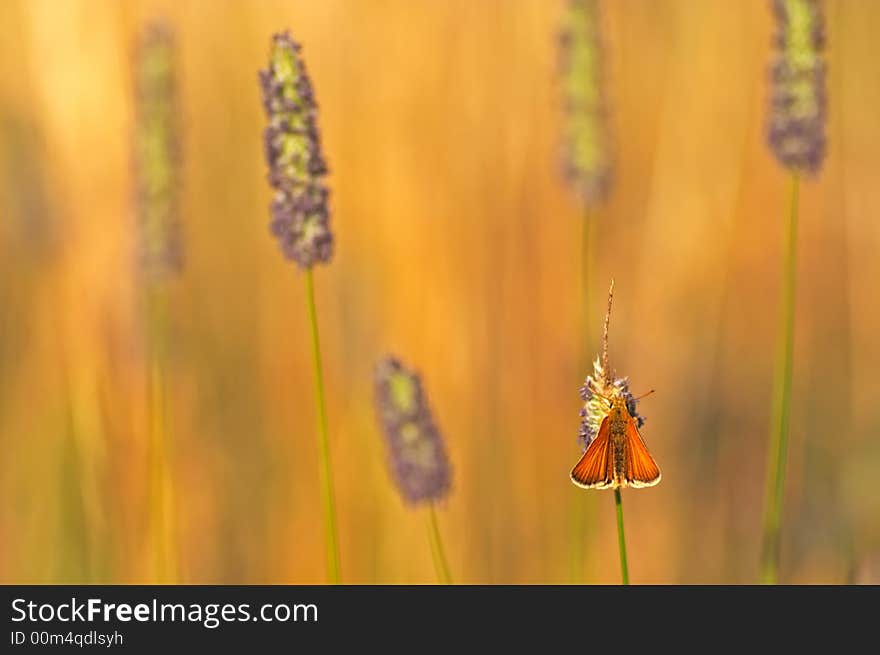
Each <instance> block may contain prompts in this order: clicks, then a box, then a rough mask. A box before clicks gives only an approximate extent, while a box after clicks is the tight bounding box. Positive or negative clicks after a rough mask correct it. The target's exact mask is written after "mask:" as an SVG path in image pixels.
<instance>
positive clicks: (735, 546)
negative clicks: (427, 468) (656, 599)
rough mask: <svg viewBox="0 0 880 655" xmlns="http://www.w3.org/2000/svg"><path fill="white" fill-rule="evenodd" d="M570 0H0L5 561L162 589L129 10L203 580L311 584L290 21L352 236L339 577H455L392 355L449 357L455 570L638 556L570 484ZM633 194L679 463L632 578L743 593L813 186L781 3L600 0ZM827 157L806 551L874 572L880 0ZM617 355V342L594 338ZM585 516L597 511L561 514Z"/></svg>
mask: <svg viewBox="0 0 880 655" xmlns="http://www.w3.org/2000/svg"><path fill="white" fill-rule="evenodd" d="M561 8H562V3H561V2H549V1H546V0H478V1H475V0H443V1H441V0H314V1H311V2H305V1H302V2H295V1H290V0H254V1H245V0H175V1H158V0H157V1H155V2H153V1H146V0H144V1H123V0H7V1H6V2H3V3H0V498H2V501H0V581H2V582H7V583H24V582H35V583H56V582H122V583H132V582H149V581H150V577H149V573H148V571H149V567H148V565H147V562H148V560H149V557H150V554H149V553H148V552H147V551H148V550H149V544H150V540H149V538H148V534H147V531H148V521H147V518H146V515H147V498H146V493H147V491H146V489H147V484H146V480H147V478H148V472H147V470H146V467H147V458H146V445H145V444H146V432H145V430H146V428H145V424H146V418H145V413H146V408H145V401H144V396H145V393H144V390H145V384H146V383H145V366H144V355H143V352H144V349H143V330H142V328H141V324H142V321H141V318H140V310H139V307H140V305H139V292H138V287H137V285H136V280H137V278H136V276H135V272H134V263H133V259H132V256H133V253H134V249H135V245H136V239H137V231H136V229H135V226H136V222H135V218H134V208H133V206H132V203H131V199H132V191H131V189H132V186H133V182H132V179H131V170H132V168H131V142H130V137H131V134H132V128H133V125H132V121H133V115H134V113H133V79H132V62H131V54H132V51H133V48H134V44H135V42H136V39H137V35H138V34H139V32H140V30H141V29H142V28H143V27H144V26H145V25H146V24H147V23H148V22H149V21H150V20H151V19H153V18H156V17H164V18H166V19H167V20H168V22H169V23H170V24H171V25H172V26H173V28H174V30H175V32H176V35H177V38H178V42H179V65H180V68H179V71H178V83H179V89H180V106H181V108H182V121H183V127H184V130H183V134H182V150H183V155H184V160H185V163H184V169H183V196H182V216H181V220H182V223H183V232H184V238H185V251H186V265H185V269H184V272H183V274H182V275H181V277H180V278H179V279H178V280H176V281H175V282H174V283H173V284H172V295H173V298H172V346H171V348H172V356H173V358H172V367H171V373H170V378H169V385H170V389H171V394H170V412H171V425H172V431H173V453H172V460H171V461H172V464H173V466H172V470H173V480H174V486H175V522H176V529H177V535H178V538H177V541H178V548H179V559H180V562H181V580H182V581H184V582H191V583H270V582H273V583H320V582H323V581H324V579H325V575H324V548H323V532H322V526H321V511H320V501H319V487H318V475H317V441H316V438H315V415H314V397H313V390H312V369H311V359H310V357H311V355H310V351H309V337H308V324H307V321H306V313H305V303H304V298H305V296H304V284H303V276H302V274H301V273H300V271H299V270H298V269H297V268H296V267H295V266H294V265H293V264H291V263H288V262H286V261H285V260H284V259H283V258H282V256H281V255H280V253H279V251H278V248H277V247H276V244H275V242H274V240H273V239H272V238H271V236H270V235H269V233H268V228H267V223H268V211H267V205H268V202H269V198H270V190H269V188H268V185H267V184H266V181H265V164H264V161H263V153H262V140H261V139H262V129H263V126H264V123H265V119H264V116H263V113H262V107H261V104H260V95H259V87H258V84H257V70H258V69H259V68H261V67H263V66H264V65H265V62H266V58H267V55H268V48H269V39H270V36H271V34H272V33H273V32H274V31H278V30H280V29H285V28H289V29H290V30H291V32H292V34H293V35H294V37H295V38H296V39H297V40H299V41H300V42H301V43H302V44H303V47H304V54H305V57H306V61H307V64H308V67H309V71H310V73H311V76H312V81H313V83H314V86H315V91H316V94H317V98H318V102H319V104H320V107H321V111H320V116H319V125H320V127H321V130H322V136H323V143H324V149H325V155H326V158H327V160H328V163H329V165H330V168H331V175H330V178H329V183H330V185H331V189H332V198H331V201H332V211H333V215H332V224H333V227H334V229H335V233H336V237H337V250H336V255H335V258H334V261H333V262H332V264H331V265H330V266H328V267H320V268H319V269H318V270H317V272H316V280H317V293H318V303H319V308H318V310H319V317H320V324H321V330H322V340H323V353H324V358H325V369H326V370H325V374H326V379H327V385H328V410H329V417H330V432H331V435H330V436H331V448H332V455H333V464H334V478H335V484H336V495H337V503H338V511H339V521H340V535H341V553H342V578H343V581H344V582H349V583H410V582H416V583H422V582H433V581H434V579H435V577H434V573H433V568H432V564H431V555H430V551H429V547H428V539H427V536H426V534H425V515H424V511H423V510H420V509H410V508H408V507H406V506H405V505H404V504H403V502H402V501H401V500H400V498H399V497H398V496H397V494H396V493H395V490H394V489H393V487H392V485H391V483H390V480H389V478H388V475H387V471H386V467H385V459H384V458H385V453H384V445H383V442H382V440H381V437H380V435H379V433H378V431H377V426H376V422H375V419H374V416H373V407H372V380H371V376H372V369H373V366H374V363H375V362H376V360H377V359H378V358H379V357H380V356H381V355H383V354H384V353H385V352H387V351H393V352H395V353H398V354H399V355H400V356H401V357H402V358H403V359H404V360H405V361H407V362H409V363H411V364H413V365H415V366H416V367H417V368H418V369H419V370H420V371H421V372H422V374H423V376H424V380H425V384H426V387H427V390H428V393H429V395H430V399H431V404H432V407H433V410H434V412H435V416H436V418H437V421H438V423H439V425H440V427H441V428H442V430H443V432H444V434H445V437H446V439H447V440H448V445H449V451H450V455H451V458H452V462H453V466H454V491H453V493H452V495H451V496H450V497H449V499H448V500H447V501H446V503H445V504H444V506H443V507H442V508H441V509H440V514H439V516H440V527H441V530H442V532H443V535H444V538H445V541H446V548H447V553H448V556H449V559H450V564H451V567H452V569H453V573H454V576H455V578H456V579H457V580H458V581H463V582H469V583H470V582H492V583H542V582H553V583H555V582H569V581H572V580H573V579H581V578H580V577H577V578H573V575H572V572H573V571H574V572H575V573H576V574H577V576H580V575H581V574H580V573H577V572H578V571H579V570H580V569H581V568H583V573H582V576H583V577H582V579H584V580H586V581H588V582H602V583H616V582H617V581H618V580H619V568H618V561H617V550H616V549H617V536H616V532H615V527H614V515H613V502H612V494H610V492H584V491H582V490H579V489H577V488H575V487H574V486H573V485H572V484H571V483H570V482H569V479H568V472H569V470H570V468H571V466H572V465H573V464H574V462H575V460H576V457H577V454H578V449H577V443H576V435H577V426H578V409H579V406H580V400H579V396H578V387H579V385H580V384H581V382H582V380H583V377H584V375H585V374H586V373H587V372H588V367H587V365H586V357H587V355H586V354H585V341H586V340H587V336H586V335H585V334H584V330H582V329H581V325H582V323H581V320H580V312H581V309H580V292H579V279H578V278H579V275H580V270H581V268H580V256H581V254H580V238H581V237H580V234H581V222H582V220H583V211H582V209H581V208H580V207H579V204H578V202H577V200H576V198H575V197H574V196H573V195H572V193H571V192H570V190H569V189H568V187H567V186H566V185H565V183H564V181H563V180H562V179H561V176H560V164H559V146H560V144H559V133H560V117H561V112H560V102H559V86H558V80H557V73H558V65H557V63H558V62H557V49H556V48H557V42H556V34H557V32H558V29H559V18H560V13H561ZM606 9H607V11H606V13H605V19H606V20H605V29H606V39H607V42H608V43H607V50H606V56H607V64H608V81H609V88H608V94H609V97H610V99H611V102H612V107H613V114H612V120H613V127H614V134H615V139H616V143H617V153H616V160H617V171H616V184H615V187H614V190H613V193H612V195H611V199H610V202H608V203H607V204H606V205H605V206H604V207H602V209H601V210H600V211H599V212H598V213H597V214H596V215H595V220H596V234H597V237H596V243H595V247H596V250H595V266H594V279H593V282H592V289H593V298H594V302H593V303H592V305H593V306H592V307H591V309H590V312H591V325H593V326H594V327H595V330H594V333H595V331H597V330H598V328H599V327H600V324H601V315H602V312H603V305H604V294H605V289H607V285H608V281H609V280H610V278H611V277H614V279H615V281H616V294H615V309H614V314H613V317H612V324H611V358H612V363H613V364H614V366H615V368H616V369H617V371H618V372H619V373H622V374H626V375H629V376H630V378H631V381H632V387H633V390H634V391H636V392H640V391H645V390H647V389H650V388H655V389H656V390H657V393H656V394H654V395H653V396H651V397H649V398H646V399H645V400H644V401H643V403H642V405H641V408H642V413H643V414H645V415H646V416H647V419H648V420H647V423H646V425H645V427H644V429H643V434H644V437H645V440H646V441H647V443H648V444H649V446H650V447H651V450H652V452H653V453H654V455H655V456H656V458H657V460H658V462H659V463H660V465H661V467H662V468H663V473H664V478H663V482H662V483H661V484H660V485H659V486H658V487H656V488H654V489H649V490H644V491H625V492H624V494H623V497H624V506H625V510H626V521H627V524H626V528H627V538H628V545H629V559H630V574H631V577H632V580H633V581H634V582H637V583H679V582H682V583H719V582H724V583H750V582H754V581H755V580H756V579H757V572H758V557H759V547H760V541H761V514H762V504H763V492H764V473H765V466H766V448H767V442H768V421H769V412H770V389H771V380H772V371H773V359H774V343H775V336H776V323H777V317H778V313H777V308H778V302H779V288H780V285H779V278H780V271H781V254H782V253H781V246H782V243H781V242H782V232H783V216H784V211H785V191H786V188H787V177H786V174H785V172H784V171H783V170H782V169H780V168H779V166H778V165H777V164H776V162H775V160H774V159H773V158H772V157H771V155H770V154H769V152H768V150H767V148H766V147H765V144H764V136H763V130H764V115H765V106H766V98H767V89H766V79H767V75H766V68H767V62H768V59H769V56H770V43H771V34H772V29H773V28H772V22H771V13H770V11H769V7H768V3H767V2H764V0H750V1H748V2H729V1H727V0H714V1H706V2H693V1H691V0H662V1H648V0H620V1H616V2H608V3H606ZM826 9H827V31H828V43H829V47H828V66H829V77H828V84H829V87H828V91H829V123H828V141H829V151H828V156H827V160H826V163H825V166H824V168H823V170H822V172H821V174H820V175H819V176H818V177H817V178H816V179H813V180H809V181H806V182H805V183H804V184H803V185H802V193H801V221H800V225H801V229H800V235H799V243H798V248H799V251H798V276H799V277H798V304H797V328H796V343H795V368H794V395H793V416H792V431H791V435H792V440H791V447H790V456H789V460H788V485H787V488H786V499H785V507H784V523H783V544H782V570H781V579H782V581H784V582H793V583H805V582H810V583H840V582H853V581H858V582H880V494H878V493H877V484H878V476H880V441H878V431H880V406H878V402H877V399H878V397H880V376H878V369H880V341H878V339H877V333H878V327H880V304H878V281H880V258H878V257H877V253H878V252H880V185H878V183H877V179H878V173H880V170H878V164H877V162H880V123H878V122H877V108H878V107H880V57H878V56H877V52H878V50H877V47H878V46H877V35H878V34H880V3H878V2H862V1H860V0H829V2H827V3H826ZM590 350H591V351H594V350H595V344H593V345H592V346H591V348H590ZM575 512H583V514H582V516H583V517H584V520H585V531H586V536H585V539H584V541H583V543H574V542H573V540H572V517H573V515H574V514H575Z"/></svg>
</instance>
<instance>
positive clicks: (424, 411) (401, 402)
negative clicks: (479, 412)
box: [375, 357, 452, 583]
mask: <svg viewBox="0 0 880 655" xmlns="http://www.w3.org/2000/svg"><path fill="white" fill-rule="evenodd" d="M375 384H376V415H377V417H378V420H379V423H380V427H381V428H382V432H383V434H384V435H385V440H386V442H387V445H388V453H389V457H388V459H389V467H390V470H391V475H392V477H393V479H394V483H395V484H396V485H397V488H398V490H399V491H400V495H401V496H402V497H403V499H404V501H406V502H407V503H408V504H411V505H415V504H419V503H422V504H427V505H429V537H430V540H431V548H432V553H433V556H434V564H435V567H436V569H437V575H438V578H439V579H440V581H441V582H447V583H448V582H450V581H451V576H450V574H449V566H448V564H447V563H446V557H445V555H444V551H443V544H442V541H441V540H440V533H439V530H438V528H437V517H436V513H435V511H434V505H435V504H436V503H437V502H438V501H441V500H442V499H443V498H445V497H446V495H447V494H448V493H449V490H450V487H451V484H452V468H451V467H450V464H449V458H448V457H447V455H446V448H445V446H444V444H443V439H442V437H441V435H440V432H439V430H438V429H437V426H436V424H435V423H434V418H433V416H432V414H431V410H430V408H429V407H428V401H427V398H426V397H425V393H424V390H423V389H422V382H421V379H420V378H419V376H418V375H417V374H416V373H415V372H414V371H412V370H410V369H408V368H407V367H405V366H404V365H403V364H402V363H401V362H400V361H399V360H398V359H396V358H394V357H386V358H385V359H383V360H382V361H381V362H380V363H379V364H378V366H377V367H376V382H375Z"/></svg>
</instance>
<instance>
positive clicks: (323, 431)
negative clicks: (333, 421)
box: [306, 268, 339, 584]
mask: <svg viewBox="0 0 880 655" xmlns="http://www.w3.org/2000/svg"><path fill="white" fill-rule="evenodd" d="M306 305H308V312H309V326H310V327H311V331H312V361H313V363H314V366H315V404H316V409H317V414H318V458H319V459H318V471H319V475H320V479H321V482H320V483H321V503H322V505H323V507H324V537H325V547H326V550H327V578H328V580H329V582H330V584H339V537H338V536H337V532H336V503H335V501H334V497H333V478H332V475H331V471H332V469H331V467H330V440H329V438H328V437H327V406H326V403H325V401H324V370H323V368H322V366H321V341H320V339H319V337H318V312H317V309H316V308H315V278H314V273H313V270H312V269H311V268H310V269H308V270H307V271H306Z"/></svg>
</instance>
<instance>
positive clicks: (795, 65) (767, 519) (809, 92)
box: [760, 0, 827, 583]
mask: <svg viewBox="0 0 880 655" xmlns="http://www.w3.org/2000/svg"><path fill="white" fill-rule="evenodd" d="M773 10H774V14H775V18H776V39H775V46H776V54H775V57H774V60H773V62H772V63H771V67H770V108H769V114H768V134H767V140H768V144H769V146H770V149H771V150H772V152H773V154H774V155H775V156H776V159H777V160H778V161H779V163H780V164H782V166H783V167H785V168H787V169H788V170H789V172H790V180H789V194H788V212H787V222H786V225H785V246H784V251H783V261H782V307H781V311H780V312H779V328H778V330H779V336H778V341H777V354H776V364H775V371H774V380H773V401H772V412H771V423H770V446H769V449H768V458H767V459H768V464H767V486H766V498H765V503H764V530H763V532H764V536H763V546H762V554H761V574H760V577H761V581H762V582H765V583H775V582H777V581H778V579H779V551H780V536H781V523H782V501H783V497H784V494H785V468H786V460H787V456H788V437H789V418H790V415H791V385H792V375H793V368H794V362H793V360H794V314H795V290H796V281H795V273H796V271H797V224H798V196H799V187H800V177H801V175H803V174H817V173H818V172H819V170H820V168H821V166H822V161H823V159H824V157H825V124H826V104H827V100H826V92H825V62H824V59H823V55H822V53H823V50H824V47H825V22H824V14H823V7H822V3H821V1H820V0H774V2H773Z"/></svg>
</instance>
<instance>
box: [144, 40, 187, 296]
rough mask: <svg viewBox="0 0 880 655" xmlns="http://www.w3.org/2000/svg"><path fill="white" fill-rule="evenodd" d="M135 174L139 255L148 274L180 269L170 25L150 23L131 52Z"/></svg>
mask: <svg viewBox="0 0 880 655" xmlns="http://www.w3.org/2000/svg"><path fill="white" fill-rule="evenodd" d="M135 86H136V88H135V114H136V120H135V135H134V178H135V195H136V198H135V200H136V208H137V214H138V223H139V241H138V243H139V251H140V252H139V260H140V262H139V263H140V267H141V272H142V273H143V275H144V277H145V278H146V279H147V280H157V279H162V278H165V277H167V276H169V275H172V274H175V273H177V272H179V271H180V269H181V267H182V264H183V248H182V243H181V234H180V221H179V195H180V169H181V162H180V160H181V157H180V134H179V127H180V126H179V122H178V106H177V93H176V92H177V89H176V84H175V42H174V36H173V34H172V32H171V30H170V28H169V27H168V26H167V25H165V24H164V23H153V24H151V25H150V26H148V27H147V29H146V30H145V31H144V32H143V34H142V35H141V38H140V41H139V43H138V46H137V50H136V55H135Z"/></svg>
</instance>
